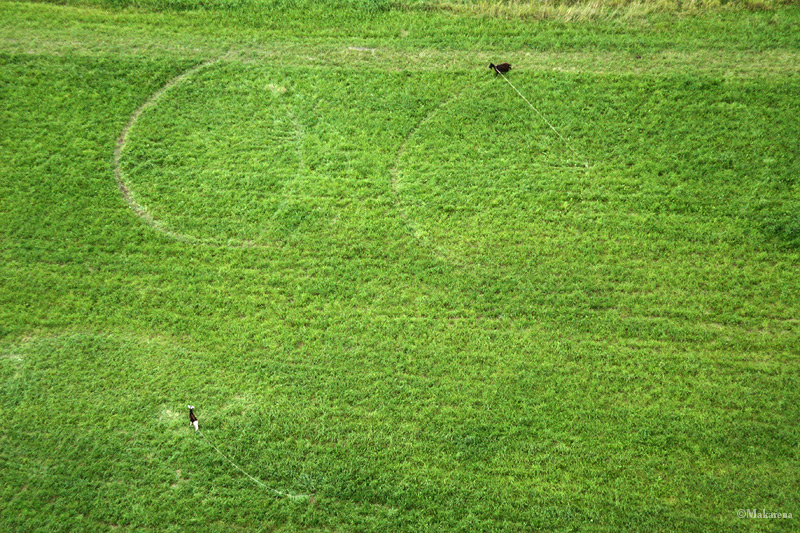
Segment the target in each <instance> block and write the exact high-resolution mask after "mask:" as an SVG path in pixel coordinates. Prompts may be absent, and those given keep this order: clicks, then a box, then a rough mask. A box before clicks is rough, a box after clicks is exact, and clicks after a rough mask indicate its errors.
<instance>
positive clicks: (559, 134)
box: [497, 70, 589, 167]
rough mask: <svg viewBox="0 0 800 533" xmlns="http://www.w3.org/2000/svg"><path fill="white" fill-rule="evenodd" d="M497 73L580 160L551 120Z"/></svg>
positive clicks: (585, 163)
mask: <svg viewBox="0 0 800 533" xmlns="http://www.w3.org/2000/svg"><path fill="white" fill-rule="evenodd" d="M497 73H498V74H500V75H501V76H502V77H503V79H504V80H506V82H507V83H508V84H509V85H511V88H512V89H514V90H515V91H517V94H518V95H520V97H522V99H523V100H525V103H526V104H528V105H529V106H530V107H531V109H533V110H534V111H536V113H537V114H538V115H539V117H541V119H542V120H544V122H545V124H547V125H548V126H550V129H551V130H553V131H554V132H556V135H558V137H559V138H560V139H561V140H562V141H563V142H564V144H565V145H566V146H567V148H569V149H570V151H571V152H572V153H573V154H575V156H576V157H578V158H580V154H578V152H576V151H575V149H574V148H573V147H572V145H571V144H570V143H569V142H568V141H567V140H566V139H565V138H564V136H563V135H561V133H560V132H559V131H558V130H557V129H556V128H555V126H553V125H552V124H551V123H550V121H549V120H547V117H545V116H544V114H543V113H542V112H541V111H539V110H538V109H536V107H534V105H533V104H532V103H530V102H529V101H528V99H527V98H525V95H524V94H522V93H521V92H519V89H517V88H516V87H514V84H513V83H511V81H509V79H508V78H506V76H505V74H503V73H502V72H500V71H499V70H498V71H497ZM584 165H585V166H587V167H588V166H589V163H588V162H586V161H585V162H584Z"/></svg>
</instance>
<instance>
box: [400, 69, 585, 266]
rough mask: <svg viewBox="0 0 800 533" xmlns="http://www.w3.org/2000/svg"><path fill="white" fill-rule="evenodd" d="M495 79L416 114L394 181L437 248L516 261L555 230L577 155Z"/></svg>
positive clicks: (573, 181)
mask: <svg viewBox="0 0 800 533" xmlns="http://www.w3.org/2000/svg"><path fill="white" fill-rule="evenodd" d="M495 85H496V84H495ZM495 85H485V84H482V85H480V86H476V87H472V88H468V89H466V90H464V91H463V92H462V93H461V94H460V95H459V96H458V97H456V98H454V99H452V100H451V101H448V102H446V103H445V104H444V105H442V106H441V107H440V108H438V109H436V110H435V111H434V112H433V113H431V114H430V116H428V117H426V118H425V119H424V120H423V121H421V122H420V124H419V126H418V127H417V128H416V129H415V130H413V131H412V132H411V134H410V135H409V137H408V139H407V140H406V143H405V144H404V145H403V147H402V148H401V149H400V151H399V152H398V156H397V161H396V165H395V172H394V174H395V175H394V179H393V187H394V190H395V193H396V195H397V199H398V202H399V203H400V206H401V209H402V210H403V212H404V214H405V218H406V219H407V221H408V222H409V224H410V225H411V228H412V231H413V232H414V234H415V235H416V236H417V237H418V238H419V239H421V240H422V241H423V242H426V243H427V244H429V245H430V246H431V247H432V248H433V249H434V250H435V252H436V253H437V255H439V256H441V257H443V258H445V259H448V260H451V261H454V262H459V263H465V264H466V263H474V264H486V265H495V266H496V265H508V266H512V267H514V268H517V267H520V266H523V265H524V264H525V263H527V262H528V261H529V260H530V258H531V256H532V255H535V251H536V250H537V249H538V248H539V243H540V242H541V241H542V240H543V239H548V238H549V236H552V235H555V234H559V233H561V232H562V228H560V227H558V225H559V223H560V221H558V220H557V217H553V213H557V212H558V211H559V209H560V208H561V204H562V203H563V200H564V199H563V198H562V197H563V196H564V191H565V190H569V189H571V188H573V187H574V188H575V189H576V190H579V189H580V182H581V181H583V180H584V179H585V176H584V174H585V173H584V172H583V169H584V163H583V162H580V161H577V158H576V156H575V153H574V152H573V151H571V149H570V147H569V146H567V145H565V144H564V141H563V140H562V139H560V138H559V137H558V136H556V135H555V134H554V133H553V132H552V130H551V129H550V127H549V126H548V125H547V123H545V122H543V121H542V120H541V119H540V118H539V117H538V116H536V115H535V114H534V113H532V112H531V111H530V109H528V108H527V107H526V104H525V102H524V101H522V100H521V99H519V98H518V96H517V95H516V94H515V93H513V91H510V90H508V91H505V90H502V91H500V90H497V88H496V87H495ZM487 87H488V88H487ZM504 89H507V88H504ZM489 92H491V94H489ZM553 191H559V192H558V193H554V192H553Z"/></svg>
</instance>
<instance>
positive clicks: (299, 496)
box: [197, 429, 308, 500]
mask: <svg viewBox="0 0 800 533" xmlns="http://www.w3.org/2000/svg"><path fill="white" fill-rule="evenodd" d="M197 432H198V433H200V435H201V436H202V437H203V438H204V439H205V440H206V442H207V443H208V444H209V445H210V446H211V447H212V448H214V449H215V450H216V451H217V453H218V454H220V455H221V456H222V457H224V458H225V459H226V460H227V461H228V462H229V463H230V464H231V465H233V467H234V468H235V469H237V470H238V471H239V472H241V473H242V474H244V475H245V476H247V477H249V478H250V480H251V481H253V483H255V484H257V485H260V486H261V487H263V488H264V489H266V490H268V491H270V492H273V493H275V494H277V495H278V496H281V497H284V498H289V499H292V500H300V499H303V498H308V495H307V494H292V493H290V492H281V491H279V490H277V489H273V488H272V487H268V486H267V485H265V484H264V482H262V481H261V480H259V479H257V478H256V477H254V476H251V475H250V474H248V473H247V472H245V471H244V470H243V469H242V468H241V467H240V466H239V465H237V464H236V463H234V462H233V460H232V459H231V458H230V457H228V456H227V455H225V454H224V453H222V451H220V449H219V448H217V447H216V446H215V445H214V443H213V442H211V439H209V438H208V437H206V435H205V433H203V432H202V431H200V430H199V429H198V430H197Z"/></svg>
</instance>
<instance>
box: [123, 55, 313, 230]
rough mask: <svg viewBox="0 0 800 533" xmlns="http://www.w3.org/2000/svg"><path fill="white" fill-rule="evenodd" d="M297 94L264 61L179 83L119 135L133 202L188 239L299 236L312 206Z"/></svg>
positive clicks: (214, 68)
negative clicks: (301, 193)
mask: <svg viewBox="0 0 800 533" xmlns="http://www.w3.org/2000/svg"><path fill="white" fill-rule="evenodd" d="M202 66H205V65H202ZM202 66H201V67H202ZM166 89H169V90H168V91H167V90H166ZM292 94H293V93H292V91H291V89H290V88H287V87H286V85H285V84H282V83H280V82H279V81H276V80H272V79H270V78H269V77H268V76H266V75H265V72H264V70H263V68H252V67H250V68H248V67H243V66H241V65H236V64H233V63H221V62H220V63H215V64H213V65H211V66H209V67H207V68H200V67H196V68H194V69H192V70H190V71H188V72H186V73H184V74H183V75H181V76H178V77H177V78H175V79H174V80H172V82H170V83H169V84H167V86H166V87H165V88H163V89H161V90H160V91H158V92H156V93H155V94H154V95H153V96H151V98H150V99H149V100H148V101H147V102H146V103H145V104H144V105H143V106H142V107H140V108H139V110H137V112H136V113H135V114H134V115H133V117H132V118H131V122H130V123H129V125H128V127H127V128H126V130H125V131H123V134H122V135H121V136H120V140H119V143H118V145H119V146H118V149H117V153H116V154H115V163H116V173H117V179H118V182H119V185H120V189H121V190H122V193H123V195H124V196H125V198H126V200H127V201H128V203H129V205H130V206H131V208H132V209H133V210H134V211H135V212H136V213H137V214H138V215H139V216H141V217H142V218H143V219H145V220H146V221H147V222H148V223H150V225H151V226H153V227H154V228H156V229H158V230H160V231H162V232H164V233H166V234H168V235H170V236H172V237H174V238H177V239H178V240H183V241H188V242H196V243H206V244H216V245H229V246H254V245H256V246H257V245H266V244H268V243H270V242H272V241H274V240H277V239H281V238H285V237H286V236H287V235H289V234H291V233H292V232H293V231H294V230H296V229H297V228H298V226H300V225H301V224H302V223H303V221H304V220H305V219H306V218H307V217H308V216H309V213H310V212H311V211H312V210H313V206H309V205H307V202H304V201H303V200H302V199H301V198H298V196H297V195H296V194H293V190H292V184H293V181H294V180H295V179H296V178H297V176H298V175H299V174H300V173H302V166H303V158H302V152H301V148H300V137H301V136H302V128H301V127H300V125H299V123H298V121H297V120H296V118H295V116H294V113H293V107H292Z"/></svg>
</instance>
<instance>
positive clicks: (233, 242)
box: [114, 56, 302, 248]
mask: <svg viewBox="0 0 800 533" xmlns="http://www.w3.org/2000/svg"><path fill="white" fill-rule="evenodd" d="M224 57H225V56H223V57H219V58H214V59H208V60H206V61H203V62H202V63H200V64H198V65H196V66H194V67H192V68H190V69H189V70H187V71H185V72H183V73H181V74H178V75H177V76H175V77H174V78H172V79H171V80H169V81H168V82H167V83H166V84H165V85H164V86H163V87H161V88H160V89H158V90H157V91H156V92H154V93H153V94H151V95H150V96H149V97H148V98H147V100H145V101H144V102H143V103H142V105H140V106H139V107H138V108H137V109H136V111H134V112H133V114H132V115H131V117H130V119H129V120H128V123H127V124H126V125H125V127H124V128H122V131H121V132H120V134H119V137H118V138H117V146H116V148H115V149H114V176H115V178H116V180H117V187H118V188H119V190H120V193H121V194H122V198H123V199H124V200H125V202H126V203H127V204H128V207H129V208H130V209H131V211H133V212H134V214H136V215H137V216H138V217H139V218H141V219H142V220H143V221H144V222H145V223H147V225H148V226H150V227H151V228H152V229H154V230H156V231H158V232H160V233H162V234H164V235H166V236H168V237H170V238H172V239H175V240H177V241H179V242H183V243H189V244H199V245H206V246H216V247H227V248H266V247H270V246H272V243H269V242H252V241H244V240H237V239H227V240H225V241H221V240H218V239H214V238H200V237H196V236H194V235H189V234H187V233H182V232H180V231H176V230H174V229H172V228H170V227H169V226H168V225H167V224H165V223H164V222H162V221H160V220H158V219H156V218H154V217H153V216H152V215H151V214H150V213H148V212H147V210H146V209H145V208H144V207H143V206H142V205H140V204H139V203H138V202H137V201H136V200H135V199H134V198H133V195H132V194H131V189H130V187H129V186H128V184H127V183H126V182H125V178H124V176H123V174H122V151H123V149H124V148H125V145H126V143H127V142H128V135H129V134H130V131H131V129H132V128H133V126H134V125H135V124H136V122H137V121H138V120H139V118H140V117H141V115H142V114H143V113H144V112H145V111H146V110H148V109H152V108H153V107H155V106H156V105H157V103H158V100H159V99H160V98H161V97H162V96H163V95H164V94H165V93H166V92H167V91H168V90H169V89H171V88H173V87H175V86H176V85H178V84H180V83H181V82H183V81H185V80H186V79H187V78H189V77H191V76H192V75H194V74H196V73H197V72H199V71H201V70H203V69H205V68H207V67H210V66H213V65H215V64H217V63H219V62H220V61H221V60H222V59H223V58H224ZM293 122H295V127H296V128H297V129H299V128H298V126H297V123H296V121H293ZM297 137H298V140H299V132H298V136H297ZM298 150H299V148H298ZM300 159H301V161H302V154H301V157H300ZM285 186H286V184H284V187H285Z"/></svg>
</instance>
